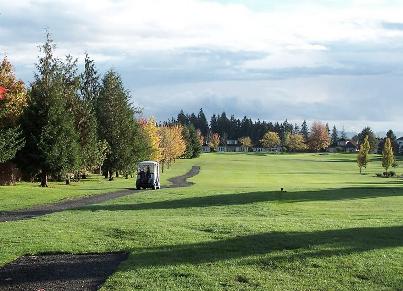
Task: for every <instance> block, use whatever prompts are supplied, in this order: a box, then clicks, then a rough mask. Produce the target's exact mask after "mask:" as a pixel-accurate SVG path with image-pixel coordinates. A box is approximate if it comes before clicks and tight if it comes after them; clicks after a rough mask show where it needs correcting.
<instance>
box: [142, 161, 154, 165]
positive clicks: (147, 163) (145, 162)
mask: <svg viewBox="0 0 403 291" xmlns="http://www.w3.org/2000/svg"><path fill="white" fill-rule="evenodd" d="M140 165H158V162H156V161H143V162H140V163H139V166H140Z"/></svg>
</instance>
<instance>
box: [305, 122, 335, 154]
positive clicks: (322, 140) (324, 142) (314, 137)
mask: <svg viewBox="0 0 403 291" xmlns="http://www.w3.org/2000/svg"><path fill="white" fill-rule="evenodd" d="M329 145H330V136H329V132H328V130H327V128H326V125H325V124H323V123H320V122H318V121H315V122H314V123H313V124H312V127H311V132H310V134H309V138H308V146H309V148H310V149H311V150H312V151H316V152H318V151H320V150H324V149H326V148H328V147H329Z"/></svg>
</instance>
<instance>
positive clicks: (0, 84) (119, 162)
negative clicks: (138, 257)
mask: <svg viewBox="0 0 403 291" xmlns="http://www.w3.org/2000/svg"><path fill="white" fill-rule="evenodd" d="M55 48H56V46H55V44H54V42H53V40H52V38H51V36H50V35H49V34H47V36H46V41H45V43H44V44H43V45H42V46H41V47H40V53H41V55H40V57H39V58H38V61H37V64H36V73H35V75H34V79H33V81H32V83H31V84H30V85H29V87H28V88H26V87H25V84H24V83H23V82H22V81H21V80H18V79H17V78H16V76H15V73H14V70H13V67H12V65H11V63H10V62H9V61H8V59H7V58H6V57H5V58H4V59H3V61H2V63H1V67H0V176H2V175H3V176H4V173H6V172H9V173H7V174H9V176H10V175H11V176H10V177H11V178H9V179H11V180H13V175H14V172H13V167H14V165H17V167H18V169H19V171H20V172H21V175H22V176H23V177H24V178H25V179H27V180H32V181H33V180H36V179H38V177H39V180H40V182H41V186H43V187H46V186H47V185H48V178H49V177H50V178H52V179H56V180H62V179H66V183H69V182H70V181H69V179H70V177H71V176H72V174H74V175H75V177H78V179H80V177H84V178H85V174H86V173H87V172H90V171H94V170H95V169H98V171H100V172H101V173H103V174H104V175H105V177H106V178H109V179H110V180H113V177H114V175H116V176H118V175H119V174H122V175H124V176H126V177H128V175H129V174H131V173H133V172H134V171H135V170H136V164H137V163H138V162H139V161H142V160H147V159H154V160H157V161H161V162H162V163H163V165H164V164H166V165H167V166H169V165H170V164H171V163H172V162H174V161H175V159H177V158H194V157H197V156H198V155H199V154H200V152H201V144H200V140H199V137H198V135H197V133H196V130H195V129H194V127H192V126H182V125H179V124H175V125H164V126H162V125H161V126H158V125H157V124H156V123H155V122H153V121H152V120H151V119H150V120H147V122H144V120H142V119H141V118H140V113H141V110H140V109H139V108H136V107H134V106H133V104H132V103H131V99H132V98H131V95H130V92H129V91H128V90H127V89H126V88H125V87H124V85H123V82H122V79H121V77H120V75H119V74H118V73H117V72H115V71H114V70H109V71H107V72H106V73H105V74H104V75H103V76H101V75H100V74H99V73H98V71H97V69H96V66H95V63H94V61H93V60H92V59H91V58H90V57H89V56H88V54H86V55H85V60H84V69H83V71H82V72H79V67H78V61H77V59H75V58H73V57H72V56H71V55H68V56H66V57H65V58H64V59H60V58H57V57H55V55H54V51H55ZM195 141H197V143H198V146H197V145H195ZM0 182H1V181H0ZM11 182H12V181H11ZM3 183H4V181H3Z"/></svg>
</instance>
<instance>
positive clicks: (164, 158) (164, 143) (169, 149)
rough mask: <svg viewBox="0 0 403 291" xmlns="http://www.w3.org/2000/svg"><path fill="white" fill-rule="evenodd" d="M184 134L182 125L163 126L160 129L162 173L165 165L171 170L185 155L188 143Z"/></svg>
mask: <svg viewBox="0 0 403 291" xmlns="http://www.w3.org/2000/svg"><path fill="white" fill-rule="evenodd" d="M182 132H183V129H182V126H181V125H170V126H161V127H160V128H159V134H160V149H161V163H162V171H164V167H165V165H166V166H167V167H168V168H169V167H170V165H171V164H172V163H173V162H175V160H176V159H177V158H179V157H181V156H183V154H184V153H185V151H186V143H185V141H184V139H183V136H182Z"/></svg>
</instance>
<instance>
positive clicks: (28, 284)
mask: <svg viewBox="0 0 403 291" xmlns="http://www.w3.org/2000/svg"><path fill="white" fill-rule="evenodd" d="M126 259H127V254H126V253H105V254H79V255H75V254H53V255H38V256H23V257H20V258H19V259H17V260H15V261H14V262H11V263H9V264H7V265H5V266H4V267H2V268H0V291H3V290H7V291H10V290H33V291H36V290H38V291H39V290H44V291H45V290H98V289H99V287H100V286H101V285H102V284H103V283H104V282H105V281H106V279H107V278H108V277H109V276H110V275H112V274H113V272H114V271H115V270H116V268H117V267H118V266H119V264H120V263H121V262H122V261H124V260H126Z"/></svg>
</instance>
